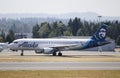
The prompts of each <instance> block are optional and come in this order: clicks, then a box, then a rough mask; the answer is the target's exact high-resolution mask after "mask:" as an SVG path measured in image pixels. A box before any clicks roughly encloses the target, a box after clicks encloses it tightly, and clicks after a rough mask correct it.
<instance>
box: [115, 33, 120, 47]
mask: <svg viewBox="0 0 120 78" xmlns="http://www.w3.org/2000/svg"><path fill="white" fill-rule="evenodd" d="M116 42H117V45H120V35H119V36H118V38H117V41H116Z"/></svg>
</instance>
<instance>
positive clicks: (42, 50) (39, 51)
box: [35, 48, 53, 54]
mask: <svg viewBox="0 0 120 78" xmlns="http://www.w3.org/2000/svg"><path fill="white" fill-rule="evenodd" d="M52 52H53V48H43V49H40V50H35V53H38V54H40V53H44V54H51V53H52Z"/></svg>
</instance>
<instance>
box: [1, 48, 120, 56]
mask: <svg viewBox="0 0 120 78" xmlns="http://www.w3.org/2000/svg"><path fill="white" fill-rule="evenodd" d="M20 53H21V51H17V52H15V51H11V50H8V49H7V50H3V51H2V52H0V56H20ZM62 53H63V55H68V56H69V55H73V56H74V55H75V56H76V55H86V56H87V55H88V56H89V55H96V56H98V55H104V56H107V55H108V56H109V55H110V56H120V52H113V51H102V52H99V51H62ZM24 55H28V56H29V55H30V56H31V55H33V56H34V55H40V56H41V55H52V54H36V53H35V51H31V50H27V51H26V50H25V51H24Z"/></svg>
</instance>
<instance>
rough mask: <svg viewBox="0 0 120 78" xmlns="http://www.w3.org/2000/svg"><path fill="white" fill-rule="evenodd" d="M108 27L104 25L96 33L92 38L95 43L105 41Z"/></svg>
mask: <svg viewBox="0 0 120 78" xmlns="http://www.w3.org/2000/svg"><path fill="white" fill-rule="evenodd" d="M107 27H108V25H106V24H103V25H102V26H101V27H100V28H99V29H98V30H97V31H96V33H95V34H94V35H93V36H92V37H91V39H92V40H95V41H100V42H101V41H105V38H106V33H107Z"/></svg>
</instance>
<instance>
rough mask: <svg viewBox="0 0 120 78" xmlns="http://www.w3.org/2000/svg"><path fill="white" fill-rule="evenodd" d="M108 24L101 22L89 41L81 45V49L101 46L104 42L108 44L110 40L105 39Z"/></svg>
mask: <svg viewBox="0 0 120 78" xmlns="http://www.w3.org/2000/svg"><path fill="white" fill-rule="evenodd" d="M107 28H108V25H106V24H103V25H102V26H101V27H100V28H99V29H98V30H97V31H96V32H95V34H94V35H93V36H92V37H91V38H90V40H89V41H87V42H86V44H85V45H84V46H83V47H82V49H86V48H92V47H97V46H102V45H105V44H109V43H110V42H109V41H107V40H106V33H107Z"/></svg>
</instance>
